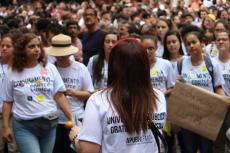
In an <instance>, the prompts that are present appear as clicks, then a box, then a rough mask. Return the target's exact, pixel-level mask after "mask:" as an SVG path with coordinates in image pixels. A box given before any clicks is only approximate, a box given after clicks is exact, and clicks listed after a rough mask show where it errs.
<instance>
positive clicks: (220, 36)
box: [216, 32, 230, 52]
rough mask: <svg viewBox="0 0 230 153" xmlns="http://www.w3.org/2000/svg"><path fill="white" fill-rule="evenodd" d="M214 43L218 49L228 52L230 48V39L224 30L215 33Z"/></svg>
mask: <svg viewBox="0 0 230 153" xmlns="http://www.w3.org/2000/svg"><path fill="white" fill-rule="evenodd" d="M216 45H217V47H218V50H219V51H220V52H221V51H227V52H229V49H230V39H229V36H228V34H227V33H226V32H219V33H217V35H216Z"/></svg>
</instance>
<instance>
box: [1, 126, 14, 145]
mask: <svg viewBox="0 0 230 153" xmlns="http://www.w3.org/2000/svg"><path fill="white" fill-rule="evenodd" d="M2 138H3V140H4V141H5V142H12V141H13V132H12V130H11V129H10V128H3V134H2Z"/></svg>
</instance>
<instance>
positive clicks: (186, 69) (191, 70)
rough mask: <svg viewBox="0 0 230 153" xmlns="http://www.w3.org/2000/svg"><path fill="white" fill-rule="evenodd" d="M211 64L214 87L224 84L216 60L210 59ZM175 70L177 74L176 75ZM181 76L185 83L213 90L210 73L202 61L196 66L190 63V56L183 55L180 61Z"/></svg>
mask: <svg viewBox="0 0 230 153" xmlns="http://www.w3.org/2000/svg"><path fill="white" fill-rule="evenodd" d="M211 61H212V65H213V77H214V87H217V86H222V85H223V84H224V79H223V77H222V75H221V71H220V68H219V66H218V64H217V62H216V61H214V60H211ZM178 74H179V73H178V71H177V75H178ZM181 76H182V77H183V79H184V80H185V82H186V83H189V84H192V85H195V86H198V87H201V88H203V89H206V90H208V91H211V92H214V90H213V85H212V79H211V75H210V74H209V71H208V69H207V67H206V65H205V61H203V62H202V63H201V64H200V65H198V66H193V65H192V63H191V57H190V56H187V57H184V59H183V62H182V71H181Z"/></svg>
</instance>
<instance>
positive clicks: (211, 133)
mask: <svg viewBox="0 0 230 153" xmlns="http://www.w3.org/2000/svg"><path fill="white" fill-rule="evenodd" d="M227 110H228V100H227V98H225V97H223V96H220V95H217V94H213V93H211V92H209V91H207V90H204V89H202V88H199V87H196V86H193V85H190V84H186V83H181V82H177V83H176V86H175V88H174V90H173V92H172V94H171V96H170V97H169V99H168V120H169V121H171V122H172V123H173V124H176V125H178V126H180V127H182V128H185V129H188V130H190V131H193V132H195V133H197V134H199V135H202V136H204V137H206V138H209V139H211V140H216V138H217V136H218V133H219V130H220V128H221V126H222V123H223V121H224V118H225V115H226V113H227Z"/></svg>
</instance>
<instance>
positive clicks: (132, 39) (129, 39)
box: [113, 37, 141, 47]
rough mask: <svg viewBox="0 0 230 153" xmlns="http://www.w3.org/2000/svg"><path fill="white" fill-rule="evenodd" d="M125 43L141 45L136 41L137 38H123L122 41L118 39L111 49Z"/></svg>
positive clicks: (138, 40)
mask: <svg viewBox="0 0 230 153" xmlns="http://www.w3.org/2000/svg"><path fill="white" fill-rule="evenodd" d="M125 41H132V42H136V43H141V40H140V39H138V38H130V37H127V38H123V39H120V40H118V41H117V42H116V43H115V44H114V45H113V47H115V46H117V45H119V44H121V43H123V42H125Z"/></svg>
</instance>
